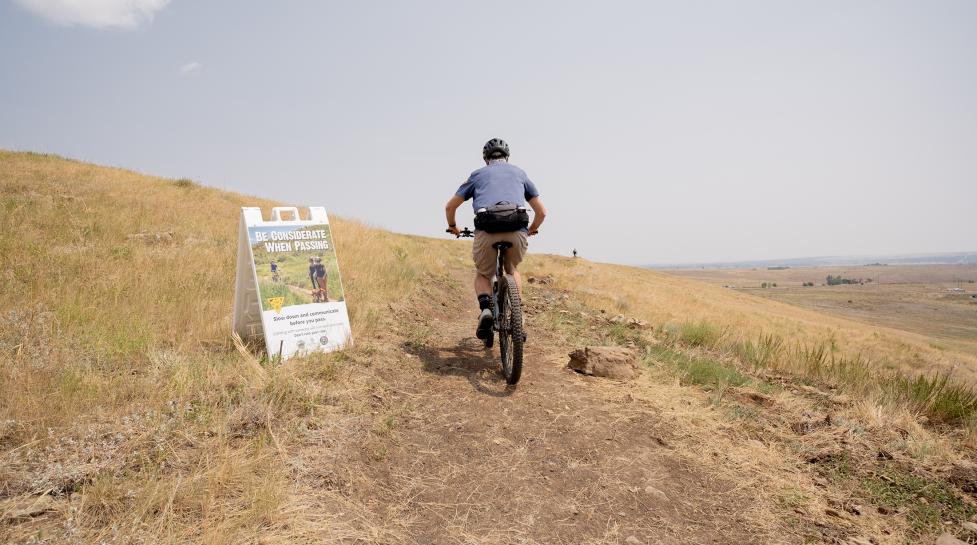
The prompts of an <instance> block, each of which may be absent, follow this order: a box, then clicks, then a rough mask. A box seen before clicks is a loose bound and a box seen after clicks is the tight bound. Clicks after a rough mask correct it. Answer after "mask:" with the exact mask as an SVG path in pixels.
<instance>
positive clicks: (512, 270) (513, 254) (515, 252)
mask: <svg viewBox="0 0 977 545" xmlns="http://www.w3.org/2000/svg"><path fill="white" fill-rule="evenodd" d="M504 235H505V239H504V240H507V241H509V242H511V243H512V247H511V248H509V249H508V250H506V251H505V272H506V273H507V274H511V275H512V276H513V277H514V278H515V279H516V287H517V288H518V289H519V293H520V294H522V275H521V274H519V270H518V267H519V264H520V263H522V260H523V258H524V257H526V251H527V250H528V249H529V238H528V236H527V235H526V233H523V232H522V231H516V232H514V233H504Z"/></svg>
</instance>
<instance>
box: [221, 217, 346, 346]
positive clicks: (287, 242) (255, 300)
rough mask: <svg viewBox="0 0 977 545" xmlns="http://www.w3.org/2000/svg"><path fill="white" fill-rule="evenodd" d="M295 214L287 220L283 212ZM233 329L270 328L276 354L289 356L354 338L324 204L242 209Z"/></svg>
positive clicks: (266, 332)
mask: <svg viewBox="0 0 977 545" xmlns="http://www.w3.org/2000/svg"><path fill="white" fill-rule="evenodd" d="M286 217H288V218H290V219H284V218H286ZM234 330H235V331H236V332H237V333H238V335H240V336H241V337H242V338H248V337H256V336H258V335H263V336H264V339H265V347H266V349H267V351H268V356H269V357H276V356H277V357H280V358H281V359H283V360H284V359H287V358H289V357H290V356H293V355H296V354H307V353H310V352H314V351H317V350H318V351H325V352H330V351H333V350H337V349H340V348H343V347H345V346H347V345H349V344H350V343H351V342H352V333H351V330H350V325H349V314H348V313H347V311H346V296H345V293H344V292H343V283H342V280H341V279H340V277H339V262H338V261H337V260H336V249H335V247H334V246H333V243H332V233H331V231H330V229H329V218H328V217H327V216H326V209H325V208H323V207H321V206H312V207H310V208H309V219H308V220H301V219H299V210H298V208H295V207H276V208H273V209H272V212H271V220H269V221H265V220H264V218H263V217H262V215H261V209H260V208H250V207H245V208H241V228H240V235H239V236H238V251H237V280H236V288H235V290H234Z"/></svg>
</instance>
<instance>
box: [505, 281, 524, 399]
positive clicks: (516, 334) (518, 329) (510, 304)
mask: <svg viewBox="0 0 977 545" xmlns="http://www.w3.org/2000/svg"><path fill="white" fill-rule="evenodd" d="M499 295H500V297H499V300H500V301H501V302H502V308H500V309H499V351H500V352H501V355H502V358H501V359H502V376H504V377H505V381H506V382H507V383H509V384H515V383H517V382H519V377H520V376H521V375H522V351H523V343H524V342H525V338H526V337H525V333H524V330H523V323H522V300H521V299H520V297H519V288H518V286H517V285H516V279H515V278H514V277H513V276H512V275H511V274H507V275H505V276H503V277H502V278H501V279H500V281H499Z"/></svg>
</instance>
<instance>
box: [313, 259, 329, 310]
mask: <svg viewBox="0 0 977 545" xmlns="http://www.w3.org/2000/svg"><path fill="white" fill-rule="evenodd" d="M315 279H316V284H318V285H319V296H320V297H321V298H322V300H323V301H328V300H329V298H328V295H327V293H326V285H327V281H326V266H325V265H323V264H322V258H321V257H317V258H315Z"/></svg>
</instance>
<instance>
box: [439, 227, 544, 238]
mask: <svg viewBox="0 0 977 545" xmlns="http://www.w3.org/2000/svg"><path fill="white" fill-rule="evenodd" d="M444 232H445V233H450V232H451V229H445V230H444ZM530 234H532V235H537V234H539V231H534V232H532V233H530ZM474 237H475V231H472V230H471V229H469V228H467V227H465V228H464V229H462V230H461V232H460V233H458V234H457V235H455V238H474Z"/></svg>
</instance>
